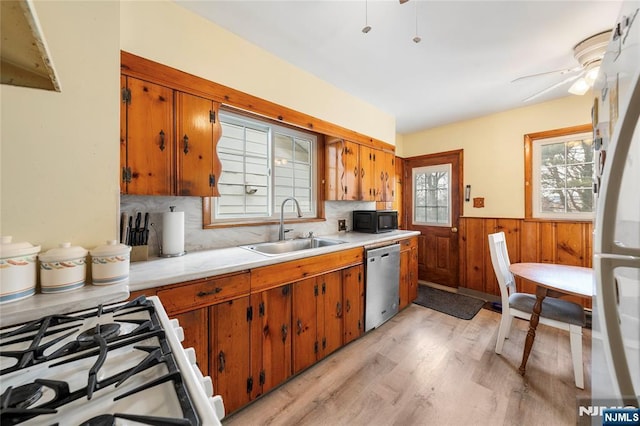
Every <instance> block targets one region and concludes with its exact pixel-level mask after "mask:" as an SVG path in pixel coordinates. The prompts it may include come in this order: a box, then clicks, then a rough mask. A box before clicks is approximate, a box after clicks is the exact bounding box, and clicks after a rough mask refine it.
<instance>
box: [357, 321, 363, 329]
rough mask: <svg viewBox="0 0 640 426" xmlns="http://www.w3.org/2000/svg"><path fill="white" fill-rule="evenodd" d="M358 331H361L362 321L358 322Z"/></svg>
mask: <svg viewBox="0 0 640 426" xmlns="http://www.w3.org/2000/svg"><path fill="white" fill-rule="evenodd" d="M358 330H362V321H361V320H358Z"/></svg>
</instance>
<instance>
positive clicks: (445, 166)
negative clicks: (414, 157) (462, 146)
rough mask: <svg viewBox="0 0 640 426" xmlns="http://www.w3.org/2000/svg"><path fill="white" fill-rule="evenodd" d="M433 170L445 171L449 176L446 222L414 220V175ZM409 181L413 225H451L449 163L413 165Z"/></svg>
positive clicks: (448, 226) (447, 226)
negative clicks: (411, 188)
mask: <svg viewBox="0 0 640 426" xmlns="http://www.w3.org/2000/svg"><path fill="white" fill-rule="evenodd" d="M433 172H447V173H448V174H447V176H449V185H448V190H449V193H448V195H447V199H448V200H449V201H448V204H449V206H448V207H449V208H448V211H449V217H448V219H447V223H433V222H420V221H417V220H416V188H415V183H416V175H418V174H423V173H433ZM411 182H412V187H413V190H412V191H411V205H412V206H413V209H412V210H413V211H412V212H411V223H412V224H414V225H420V226H440V227H443V228H445V227H446V228H450V227H451V163H448V164H438V165H434V166H423V167H415V168H413V169H412V175H411Z"/></svg>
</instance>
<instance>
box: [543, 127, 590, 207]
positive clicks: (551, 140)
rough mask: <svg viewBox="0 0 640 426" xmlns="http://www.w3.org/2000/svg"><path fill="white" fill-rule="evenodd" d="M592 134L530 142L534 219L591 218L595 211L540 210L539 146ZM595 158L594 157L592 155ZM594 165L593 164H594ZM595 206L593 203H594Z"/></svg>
mask: <svg viewBox="0 0 640 426" xmlns="http://www.w3.org/2000/svg"><path fill="white" fill-rule="evenodd" d="M591 137H592V134H591V133H589V132H583V133H573V134H570V135H563V136H556V137H551V138H541V139H534V140H533V141H532V144H531V167H532V170H531V175H532V176H531V184H532V188H531V198H532V200H531V206H532V212H531V215H532V217H533V218H535V219H556V220H592V219H593V218H594V217H595V211H593V212H589V213H557V212H554V213H548V212H542V211H540V162H541V161H540V147H541V146H542V145H547V144H552V143H558V142H567V141H571V140H577V139H589V138H591ZM594 158H595V157H594ZM594 167H595V164H594ZM594 207H595V204H594Z"/></svg>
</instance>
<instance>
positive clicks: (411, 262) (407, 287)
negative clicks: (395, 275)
mask: <svg viewBox="0 0 640 426" xmlns="http://www.w3.org/2000/svg"><path fill="white" fill-rule="evenodd" d="M417 297H418V238H417V237H413V238H409V239H406V240H402V241H401V242H400V302H399V305H398V307H399V309H402V308H404V307H406V306H408V305H409V304H410V303H411V302H413V301H414V300H416V298H417Z"/></svg>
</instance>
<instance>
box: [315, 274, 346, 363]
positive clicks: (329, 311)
mask: <svg viewBox="0 0 640 426" xmlns="http://www.w3.org/2000/svg"><path fill="white" fill-rule="evenodd" d="M317 280H318V283H317V284H318V288H319V289H321V290H320V291H321V297H320V299H319V303H321V306H319V307H318V329H319V331H320V333H319V336H318V344H319V345H320V350H319V354H318V358H317V359H320V358H323V357H325V356H327V355H329V354H330V353H331V352H333V351H335V350H336V349H338V348H339V347H341V346H342V341H343V340H342V339H343V330H344V329H343V322H342V316H343V310H344V309H343V305H342V272H341V271H335V272H330V273H328V274H324V275H321V276H319V277H318V278H317Z"/></svg>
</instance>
